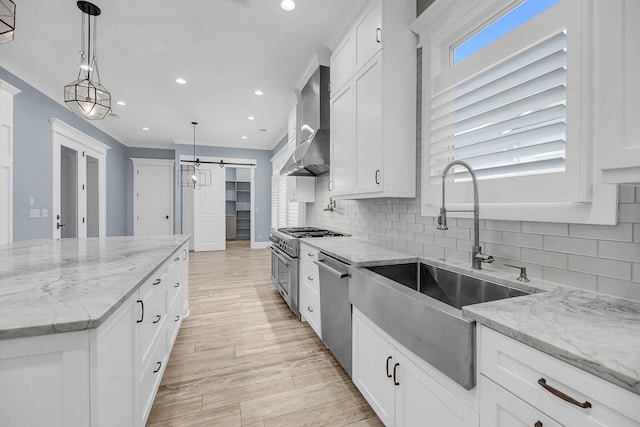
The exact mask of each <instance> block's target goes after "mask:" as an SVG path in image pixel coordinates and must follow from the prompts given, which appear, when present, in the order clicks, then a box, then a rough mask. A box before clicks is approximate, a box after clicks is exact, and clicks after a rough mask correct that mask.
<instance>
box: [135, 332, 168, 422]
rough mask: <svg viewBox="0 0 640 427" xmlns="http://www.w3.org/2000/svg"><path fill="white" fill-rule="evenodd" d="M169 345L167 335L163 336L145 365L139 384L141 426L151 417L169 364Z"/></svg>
mask: <svg viewBox="0 0 640 427" xmlns="http://www.w3.org/2000/svg"><path fill="white" fill-rule="evenodd" d="M167 344H168V343H167V337H166V334H163V335H162V337H160V339H159V340H158V341H157V342H156V345H155V346H154V347H153V351H152V352H151V357H150V359H149V361H148V362H147V363H146V364H145V365H143V366H144V368H143V370H142V372H141V376H140V381H139V382H138V402H140V406H139V408H140V411H141V413H140V417H141V419H142V421H143V423H142V424H141V425H144V423H145V422H146V420H147V417H148V416H149V412H150V411H151V406H152V405H153V400H154V399H155V397H156V391H157V390H158V386H159V385H160V380H161V379H162V374H163V373H164V370H165V365H166V364H167V360H168V353H167Z"/></svg>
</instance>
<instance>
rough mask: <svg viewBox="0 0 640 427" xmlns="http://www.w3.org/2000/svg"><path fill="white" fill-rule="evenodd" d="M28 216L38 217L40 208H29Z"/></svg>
mask: <svg viewBox="0 0 640 427" xmlns="http://www.w3.org/2000/svg"><path fill="white" fill-rule="evenodd" d="M29 218H40V209H29Z"/></svg>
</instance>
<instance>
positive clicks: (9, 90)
mask: <svg viewBox="0 0 640 427" xmlns="http://www.w3.org/2000/svg"><path fill="white" fill-rule="evenodd" d="M0 90H1V91H2V95H1V96H2V98H3V99H2V100H0V102H3V103H4V102H6V106H2V107H0V109H2V108H5V107H6V108H7V111H6V113H7V116H6V117H5V118H6V119H7V121H6V123H1V120H0V127H2V126H6V127H7V128H8V137H9V158H8V159H7V164H2V163H0V169H2V168H6V169H8V170H9V183H8V184H9V194H6V195H5V197H3V198H2V203H7V212H8V218H7V221H8V222H9V223H8V224H6V225H8V229H9V235H8V239H9V240H8V242H1V241H0V244H2V243H11V242H13V173H14V170H13V97H14V96H16V95H17V94H19V93H20V92H21V90H20V89H18V88H16V87H14V86H12V85H10V84H9V83H7V82H5V81H4V80H0ZM5 94H7V95H8V97H10V100H9V98H6V97H5V96H6V95H5ZM4 225H5V224H0V226H4Z"/></svg>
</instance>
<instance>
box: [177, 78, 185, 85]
mask: <svg viewBox="0 0 640 427" xmlns="http://www.w3.org/2000/svg"><path fill="white" fill-rule="evenodd" d="M176 83H178V84H179V85H186V84H187V81H186V80H185V79H182V78H177V79H176Z"/></svg>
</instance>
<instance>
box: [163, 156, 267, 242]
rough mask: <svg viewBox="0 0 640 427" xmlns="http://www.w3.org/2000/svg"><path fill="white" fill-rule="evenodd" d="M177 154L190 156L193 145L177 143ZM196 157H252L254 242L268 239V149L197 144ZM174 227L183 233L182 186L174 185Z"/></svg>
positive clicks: (178, 157)
mask: <svg viewBox="0 0 640 427" xmlns="http://www.w3.org/2000/svg"><path fill="white" fill-rule="evenodd" d="M180 155H188V156H190V157H191V156H193V145H176V151H175V159H176V161H178V160H180ZM196 156H202V157H220V158H237V159H254V160H255V161H256V165H257V166H256V170H255V175H254V177H255V178H254V188H255V196H254V197H255V199H254V200H255V209H254V212H255V241H256V242H267V241H269V229H270V227H271V150H252V149H243V148H228V147H209V146H196ZM176 176H177V173H176ZM174 195H175V196H174V197H175V204H174V206H175V211H174V218H175V223H174V227H175V228H174V229H175V231H176V233H180V232H182V187H180V185H176V187H175V193H174Z"/></svg>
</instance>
